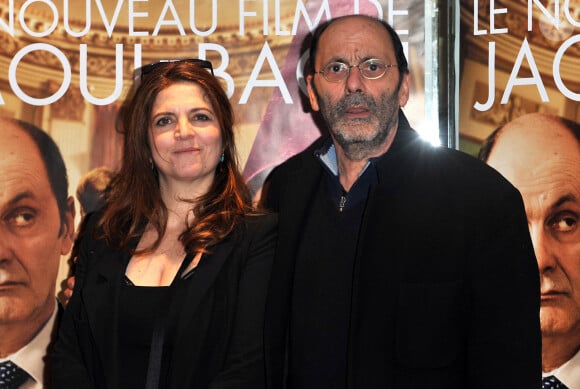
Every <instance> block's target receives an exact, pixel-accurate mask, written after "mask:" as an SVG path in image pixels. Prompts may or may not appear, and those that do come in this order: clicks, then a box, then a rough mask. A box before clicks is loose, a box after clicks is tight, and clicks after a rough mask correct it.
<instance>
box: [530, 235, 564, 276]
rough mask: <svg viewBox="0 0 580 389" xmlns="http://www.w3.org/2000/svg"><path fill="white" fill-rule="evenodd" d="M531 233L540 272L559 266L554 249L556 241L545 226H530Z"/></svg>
mask: <svg viewBox="0 0 580 389" xmlns="http://www.w3.org/2000/svg"><path fill="white" fill-rule="evenodd" d="M530 235H531V237H532V244H533V245H534V252H535V254H536V260H537V261H538V268H539V270H540V273H545V272H547V271H550V270H553V269H555V268H556V267H557V266H558V261H557V258H556V252H555V250H554V244H555V241H554V239H553V237H552V236H550V234H549V233H548V232H547V231H546V230H545V229H544V227H543V226H532V227H530Z"/></svg>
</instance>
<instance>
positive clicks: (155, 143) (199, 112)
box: [149, 81, 223, 194]
mask: <svg viewBox="0 0 580 389" xmlns="http://www.w3.org/2000/svg"><path fill="white" fill-rule="evenodd" d="M150 123H151V127H150V129H149V144H150V145H151V154H152V155H153V161H154V163H155V166H156V167H157V170H158V171H159V181H160V184H161V185H171V184H174V183H178V182H182V183H184V184H195V185H196V186H198V188H199V192H198V194H203V193H206V192H207V190H209V188H210V186H211V184H212V182H213V179H214V175H215V170H216V167H217V165H218V163H219V160H220V156H221V155H222V153H223V144H222V136H221V131H220V128H219V124H218V120H217V117H216V113H215V112H214V110H213V109H212V107H211V104H210V103H209V102H208V101H207V100H206V99H205V93H204V91H203V89H202V88H201V87H200V86H199V85H198V84H196V83H193V82H187V81H184V82H179V83H175V84H172V85H171V86H169V87H167V88H166V89H164V90H162V91H161V92H160V93H159V94H158V95H157V98H156V99H155V102H154V104H153V109H152V111H151V118H150Z"/></svg>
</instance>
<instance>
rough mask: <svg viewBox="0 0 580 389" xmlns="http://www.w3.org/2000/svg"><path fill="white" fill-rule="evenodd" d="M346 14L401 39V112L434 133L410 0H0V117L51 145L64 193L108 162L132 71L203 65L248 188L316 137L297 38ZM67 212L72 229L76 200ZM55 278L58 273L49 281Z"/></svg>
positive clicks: (417, 5) (117, 151)
mask: <svg viewBox="0 0 580 389" xmlns="http://www.w3.org/2000/svg"><path fill="white" fill-rule="evenodd" d="M357 13H360V14H367V15H372V16H376V17H377V18H380V19H383V20H385V21H387V22H389V23H390V24H391V25H393V26H394V28H395V30H397V32H398V33H399V35H400V36H401V40H402V41H403V44H404V47H405V50H406V54H407V57H408V60H409V63H410V67H411V75H412V85H411V88H412V90H411V93H412V95H411V99H410V102H409V104H408V105H407V107H406V108H405V111H406V112H407V115H408V116H409V118H410V120H411V123H412V124H413V125H414V126H415V127H416V128H418V129H423V128H425V129H426V130H430V131H431V132H435V134H436V133H437V129H434V128H429V127H428V125H426V124H425V123H428V121H427V120H425V116H426V115H425V101H426V91H425V89H426V87H425V73H426V72H425V63H424V58H425V44H424V42H425V27H424V26H425V23H424V19H425V4H424V2H422V1H419V0H414V1H402V0H381V1H377V0H340V1H328V0H315V1H307V0H298V1H285V0H264V1H244V0H240V1H235V2H231V1H222V0H196V1H186V0H167V1H162V2H155V1H146V0H86V1H80V2H74V3H73V2H72V1H69V0H64V1H51V0H0V15H1V17H0V40H1V42H2V44H1V45H0V116H2V117H8V118H16V119H21V120H24V121H27V122H30V123H33V124H35V125H37V126H38V127H40V128H42V129H44V130H45V131H46V132H47V133H48V134H49V135H50V136H51V138H53V139H54V140H55V141H56V143H57V144H58V146H59V148H60V151H61V153H62V155H63V157H64V160H65V163H66V167H67V171H68V177H69V186H70V188H69V192H70V194H71V195H73V194H74V193H75V190H76V188H77V186H78V184H79V183H80V182H81V181H82V180H83V179H84V178H85V175H87V173H88V172H93V170H94V169H95V168H107V169H110V170H114V169H115V168H117V167H118V164H119V162H120V157H121V141H122V138H121V136H120V135H119V134H118V133H117V132H116V130H115V117H116V114H117V111H118V109H119V107H120V106H121V104H122V102H123V99H124V97H125V95H126V93H127V91H128V89H129V87H130V85H131V84H132V82H133V77H134V71H135V69H138V68H139V67H141V66H142V65H145V64H148V63H152V62H156V61H163V60H173V59H183V58H202V59H207V60H209V61H211V62H212V64H213V68H214V74H215V76H216V77H218V78H219V79H220V80H221V82H222V85H223V87H224V89H225V90H226V91H227V94H228V96H229V98H230V101H231V102H232V104H233V106H234V111H235V115H236V125H235V131H236V144H237V148H238V152H239V159H240V166H241V167H242V168H243V169H244V171H243V173H244V176H245V178H246V179H247V180H248V182H249V184H250V186H251V188H252V189H253V190H258V189H259V187H260V185H261V183H262V182H263V180H264V178H265V177H266V175H267V173H268V172H269V171H270V170H271V168H273V167H274V166H276V165H278V164H279V163H281V162H283V161H284V160H285V159H287V158H288V157H290V156H291V155H293V154H295V153H297V152H298V151H301V150H302V149H304V148H305V147H306V146H307V145H309V144H310V143H311V142H312V141H314V140H315V139H316V138H317V137H319V136H320V131H319V129H318V128H317V127H316V125H315V123H314V121H313V120H312V115H311V112H310V107H309V104H308V102H307V99H306V98H305V84H304V80H303V79H302V77H303V76H302V74H303V72H302V70H303V67H304V64H305V61H306V60H307V55H304V48H303V47H302V42H303V40H304V38H305V37H306V36H307V34H308V33H309V32H310V31H312V30H313V29H314V28H316V26H317V25H319V24H320V23H322V22H324V21H326V20H328V19H331V18H333V17H337V16H341V15H346V14H357ZM427 93H428V92H427ZM427 98H428V97H427ZM435 136H436V135H435ZM93 173H94V172H93ZM76 208H77V213H76V214H77V223H78V221H79V218H80V214H81V212H79V211H78V210H79V209H80V204H79V203H78V201H77V206H76ZM65 273H66V269H64V266H63V269H61V274H60V276H59V278H60V279H62V278H63V277H64V274H65Z"/></svg>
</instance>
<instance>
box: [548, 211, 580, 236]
mask: <svg viewBox="0 0 580 389" xmlns="http://www.w3.org/2000/svg"><path fill="white" fill-rule="evenodd" d="M550 225H551V226H552V228H553V229H555V230H556V231H558V232H572V231H574V230H575V229H576V227H577V226H578V219H577V218H576V217H575V216H574V215H571V214H561V215H557V216H556V217H555V218H553V219H552V221H551V223H550Z"/></svg>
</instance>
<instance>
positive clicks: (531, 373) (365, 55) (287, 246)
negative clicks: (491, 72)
mask: <svg viewBox="0 0 580 389" xmlns="http://www.w3.org/2000/svg"><path fill="white" fill-rule="evenodd" d="M310 66H311V69H310V72H309V74H308V75H307V84H308V94H309V97H310V103H311V105H312V108H313V110H314V111H316V112H319V113H321V115H322V119H323V122H324V125H325V126H326V127H327V128H328V131H329V136H328V137H323V138H321V139H320V140H318V141H316V142H315V143H314V144H313V145H312V146H310V147H309V148H308V149H306V150H305V151H304V152H302V153H300V154H298V155H297V156H295V157H293V158H291V159H290V160H288V161H287V162H285V163H284V164H282V165H280V166H279V167H277V168H276V169H275V170H274V171H273V172H272V174H271V175H270V177H269V179H268V180H267V183H266V185H265V187H264V191H263V203H264V205H265V206H266V207H267V208H269V209H271V210H274V211H276V212H278V213H279V223H280V224H279V242H278V246H277V258H276V261H275V264H274V268H273V272H272V275H271V280H270V283H271V289H270V294H269V300H268V305H267V318H266V326H265V339H266V341H265V342H266V352H267V356H266V357H267V372H268V384H269V387H270V388H288V389H306V388H313V389H314V388H332V389H343V388H353V389H354V388H355V389H370V388H405V389H409V388H421V389H423V388H430V389H432V388H435V389H436V388H446V389H450V388H451V389H453V388H458V389H459V388H461V389H465V388H537V387H539V385H540V376H541V362H540V359H541V350H540V343H541V340H540V328H539V318H538V312H539V298H538V293H539V277H538V267H537V264H536V261H535V257H534V251H533V247H532V242H531V239H530V236H529V233H528V230H527V223H526V215H525V212H524V207H523V203H522V199H521V196H520V194H519V192H518V191H517V190H516V189H515V188H514V187H513V186H512V185H511V184H509V183H508V182H507V181H506V180H504V179H503V178H502V177H501V176H500V175H499V174H497V173H496V172H495V171H493V170H492V169H490V168H489V167H487V166H485V164H483V163H481V162H479V161H477V160H476V159H475V158H472V157H470V156H467V155H466V154H463V153H460V152H458V151H454V150H449V149H445V148H442V147H439V148H437V147H432V146H431V145H429V144H427V143H425V142H424V141H423V140H421V139H420V138H419V136H418V134H417V133H416V132H415V131H414V130H413V129H412V128H411V127H410V126H409V123H408V121H407V119H406V117H405V115H404V114H403V111H402V107H404V106H405V104H406V102H407V100H408V97H409V84H410V77H409V70H408V65H407V61H406V59H405V56H404V53H403V48H402V44H401V41H400V39H399V38H398V36H397V34H396V33H395V31H394V30H393V29H392V28H391V27H390V26H389V25H388V24H386V23H384V22H382V21H379V20H377V19H374V18H371V17H366V16H354V15H351V16H347V17H341V18H337V19H334V20H332V21H330V22H328V23H326V24H324V25H321V26H319V28H318V29H317V30H316V31H315V32H314V35H313V39H312V43H311V46H310Z"/></svg>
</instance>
